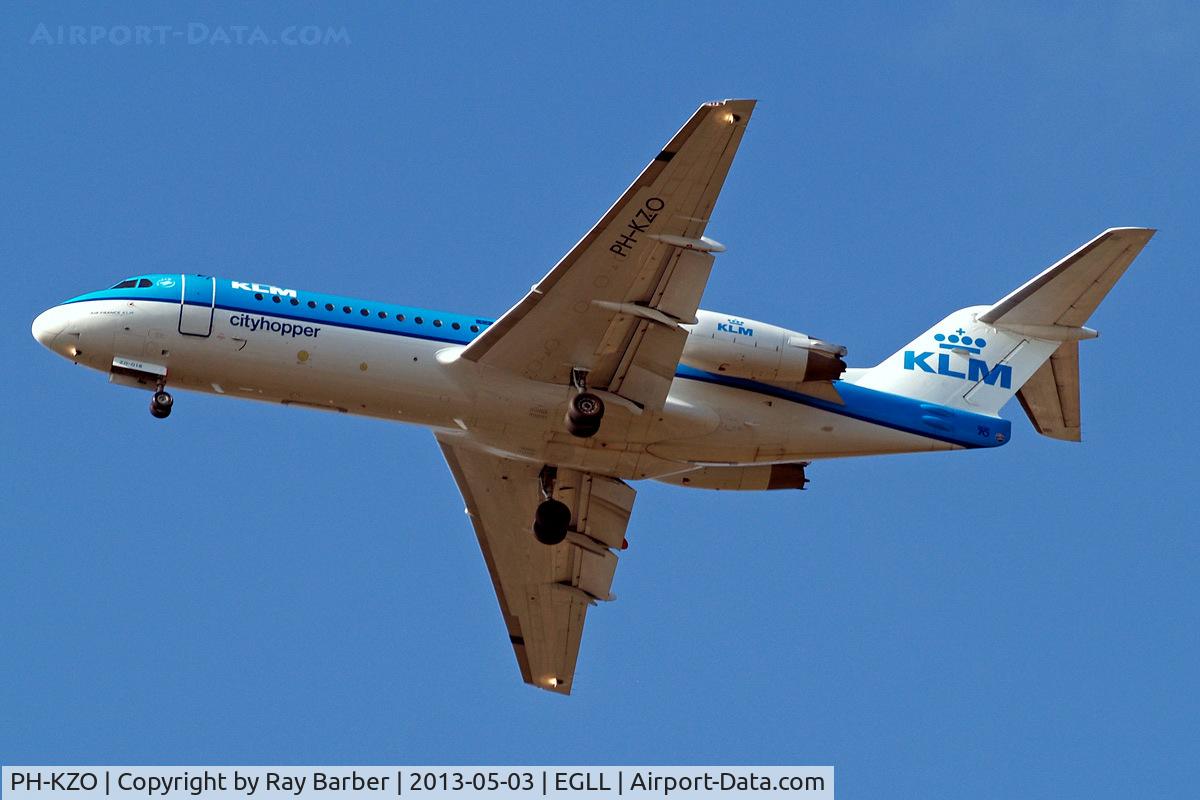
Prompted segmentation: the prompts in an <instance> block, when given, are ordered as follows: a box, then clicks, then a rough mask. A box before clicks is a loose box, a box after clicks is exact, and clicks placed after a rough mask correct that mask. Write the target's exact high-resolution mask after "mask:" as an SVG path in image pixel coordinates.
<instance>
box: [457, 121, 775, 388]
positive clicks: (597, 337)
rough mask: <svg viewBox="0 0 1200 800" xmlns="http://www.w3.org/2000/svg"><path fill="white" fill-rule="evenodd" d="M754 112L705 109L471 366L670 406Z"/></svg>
mask: <svg viewBox="0 0 1200 800" xmlns="http://www.w3.org/2000/svg"><path fill="white" fill-rule="evenodd" d="M754 102H755V101H753V100H726V101H724V102H720V103H708V104H706V105H703V106H701V107H700V108H699V109H698V110H697V111H696V113H695V114H693V115H692V117H691V119H689V120H688V121H687V123H686V124H685V125H684V126H683V128H681V129H680V131H679V133H677V134H675V137H674V138H673V139H671V141H670V142H668V143H667V145H666V146H665V147H664V148H663V149H662V152H660V153H659V154H658V155H657V156H655V157H654V160H653V161H651V162H650V164H649V166H647V167H646V168H645V169H644V170H643V171H642V173H641V175H639V176H638V177H637V179H636V180H635V181H634V182H633V185H631V186H630V187H629V188H628V189H626V190H625V193H624V194H622V195H621V196H620V198H618V200H617V202H616V203H614V204H613V206H612V207H611V208H610V209H609V210H608V211H607V212H606V213H605V214H604V216H603V217H601V218H600V221H599V222H597V223H596V224H595V226H593V227H592V229H591V230H590V231H588V233H587V235H586V236H584V237H583V238H582V239H580V240H579V242H578V244H576V245H575V246H574V247H572V248H571V250H570V252H568V253H567V254H566V255H565V256H563V258H562V260H561V261H559V262H558V264H556V265H555V267H554V269H552V270H550V272H549V273H548V274H547V275H546V276H545V277H544V278H542V279H541V280H540V281H538V283H537V284H536V285H535V286H534V287H533V288H532V289H531V290H530V291H529V293H528V294H527V295H525V297H524V298H522V299H521V301H520V302H519V303H517V304H516V305H515V306H513V307H512V308H511V309H509V310H508V311H507V312H506V313H505V314H504V315H503V316H502V317H500V319H499V320H497V321H496V322H495V323H494V324H493V325H492V326H491V327H489V328H488V329H487V330H486V331H484V332H483V333H482V334H481V335H480V336H479V337H477V338H476V339H475V340H474V341H473V342H471V344H470V345H468V346H467V347H466V349H465V350H464V351H463V353H462V358H464V359H467V360H469V361H477V362H479V363H481V364H488V365H491V366H495V367H499V368H501V369H505V370H508V371H511V372H514V373H516V374H518V375H522V376H524V377H526V378H530V379H532V380H537V381H544V382H547V383H559V384H563V385H569V384H570V377H571V369H572V368H573V367H580V368H584V369H587V370H589V376H588V385H589V388H591V389H593V390H595V389H600V390H607V391H610V392H613V393H615V394H618V395H620V396H622V397H624V398H626V399H628V400H630V401H632V402H634V403H636V404H637V405H639V406H641V407H643V408H646V407H652V408H653V407H659V406H661V404H662V402H663V401H664V400H665V399H666V395H667V391H668V390H669V389H670V385H671V381H672V380H673V379H674V376H675V367H676V366H677V364H678V362H679V355H680V353H681V352H682V351H683V344H684V341H685V340H686V339H687V332H686V331H685V330H684V329H683V328H681V327H680V324H681V323H692V322H695V314H696V309H697V307H698V306H699V304H700V296H701V294H702V293H703V292H704V287H705V285H706V284H707V283H708V276H709V272H710V271H711V269H712V262H713V255H712V254H713V253H714V252H719V251H720V250H723V249H724V248H722V247H721V245H719V244H717V243H716V242H713V241H711V240H708V239H705V238H703V235H704V229H705V227H706V226H707V224H708V219H709V216H710V215H711V214H712V210H713V206H714V205H715V203H716V201H717V195H718V193H719V192H720V191H721V186H722V185H723V184H724V182H725V175H726V173H728V171H729V165H730V164H731V163H732V161H733V156H734V153H736V152H737V148H738V144H739V143H740V142H741V140H742V134H743V132H744V131H745V129H746V123H747V122H748V121H749V119H750V114H751V112H752V111H753V110H754Z"/></svg>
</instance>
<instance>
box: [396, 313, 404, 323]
mask: <svg viewBox="0 0 1200 800" xmlns="http://www.w3.org/2000/svg"><path fill="white" fill-rule="evenodd" d="M396 322H404V315H403V314H397V315H396Z"/></svg>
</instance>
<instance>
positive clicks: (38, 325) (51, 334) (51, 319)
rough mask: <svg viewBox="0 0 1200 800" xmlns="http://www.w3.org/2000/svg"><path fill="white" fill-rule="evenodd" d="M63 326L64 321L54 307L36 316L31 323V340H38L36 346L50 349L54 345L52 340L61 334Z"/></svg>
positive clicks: (64, 324)
mask: <svg viewBox="0 0 1200 800" xmlns="http://www.w3.org/2000/svg"><path fill="white" fill-rule="evenodd" d="M65 326H66V319H64V318H63V315H62V313H61V312H60V311H59V310H58V307H57V306H56V307H54V308H51V309H49V310H47V311H43V312H42V313H41V314H38V316H37V319H35V320H34V321H33V326H32V328H31V330H32V331H33V338H35V339H37V340H38V344H40V345H42V346H43V347H51V346H52V345H53V344H54V338H55V337H56V336H58V335H59V334H60V333H62V330H63V328H64V327H65ZM51 349H53V348H51Z"/></svg>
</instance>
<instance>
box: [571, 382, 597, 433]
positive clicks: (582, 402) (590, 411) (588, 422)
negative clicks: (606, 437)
mask: <svg viewBox="0 0 1200 800" xmlns="http://www.w3.org/2000/svg"><path fill="white" fill-rule="evenodd" d="M602 419H604V401H603V400H601V399H600V398H599V397H597V396H596V395H594V394H592V393H591V392H580V393H579V394H577V395H575V396H574V397H572V398H571V404H570V406H568V407H567V419H566V422H567V432H568V433H570V434H571V435H572V436H578V437H580V438H581V439H586V438H588V437H590V436H595V435H596V432H597V431H599V430H600V420H602Z"/></svg>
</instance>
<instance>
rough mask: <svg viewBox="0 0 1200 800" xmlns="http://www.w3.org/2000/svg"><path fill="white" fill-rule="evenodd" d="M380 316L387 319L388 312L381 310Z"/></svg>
mask: <svg viewBox="0 0 1200 800" xmlns="http://www.w3.org/2000/svg"><path fill="white" fill-rule="evenodd" d="M379 318H380V319H387V312H386V311H380V312H379Z"/></svg>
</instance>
